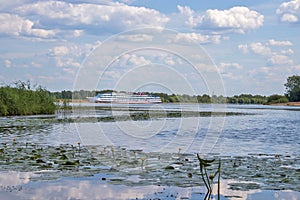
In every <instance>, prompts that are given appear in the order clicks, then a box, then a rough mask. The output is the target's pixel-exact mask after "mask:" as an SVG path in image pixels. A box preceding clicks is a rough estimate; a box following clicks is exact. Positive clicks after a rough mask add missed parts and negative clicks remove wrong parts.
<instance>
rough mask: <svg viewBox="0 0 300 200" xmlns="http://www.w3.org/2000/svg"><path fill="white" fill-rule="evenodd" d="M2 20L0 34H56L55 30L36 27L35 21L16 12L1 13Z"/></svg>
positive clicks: (43, 35)
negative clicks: (15, 13)
mask: <svg viewBox="0 0 300 200" xmlns="http://www.w3.org/2000/svg"><path fill="white" fill-rule="evenodd" d="M0 21H1V24H0V34H5V35H13V36H19V35H25V36H36V37H41V38H47V37H53V36H55V34H56V31H54V30H45V29H38V28H34V22H32V21H30V20H28V19H24V18H22V17H20V16H18V15H14V14H8V13H0Z"/></svg>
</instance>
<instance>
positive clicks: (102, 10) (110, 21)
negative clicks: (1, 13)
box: [16, 1, 169, 31]
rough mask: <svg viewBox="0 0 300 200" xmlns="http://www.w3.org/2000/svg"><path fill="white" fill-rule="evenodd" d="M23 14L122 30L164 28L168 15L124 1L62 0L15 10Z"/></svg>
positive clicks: (67, 22)
mask: <svg viewBox="0 0 300 200" xmlns="http://www.w3.org/2000/svg"><path fill="white" fill-rule="evenodd" d="M16 10H17V11H18V12H20V13H22V14H23V15H32V16H34V15H39V17H40V18H41V20H40V23H43V21H47V22H50V23H52V24H57V23H58V24H60V25H65V26H78V25H85V26H90V27H94V28H96V29H99V28H102V31H104V30H106V31H122V30H125V29H128V28H136V27H140V26H145V25H147V26H157V27H163V26H164V24H165V23H166V22H168V20H169V19H168V18H167V17H166V16H165V15H163V14H161V13H160V12H158V11H156V10H153V9H148V8H145V7H134V6H129V5H126V4H123V3H110V4H91V3H67V2H63V1H39V2H37V3H32V4H27V5H24V6H21V7H19V8H17V9H16Z"/></svg>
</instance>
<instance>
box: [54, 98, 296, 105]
mask: <svg viewBox="0 0 300 200" xmlns="http://www.w3.org/2000/svg"><path fill="white" fill-rule="evenodd" d="M58 101H59V102H60V103H62V102H63V99H59V100H58ZM67 101H68V102H69V103H88V102H89V101H88V100H87V99H69V100H67ZM267 105H270V106H300V102H288V103H274V104H267Z"/></svg>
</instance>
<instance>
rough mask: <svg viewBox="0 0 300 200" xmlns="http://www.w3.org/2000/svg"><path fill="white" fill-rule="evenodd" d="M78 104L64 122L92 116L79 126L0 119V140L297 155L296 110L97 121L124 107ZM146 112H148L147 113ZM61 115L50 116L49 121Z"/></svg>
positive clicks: (182, 107)
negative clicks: (109, 107) (114, 108)
mask: <svg viewBox="0 0 300 200" xmlns="http://www.w3.org/2000/svg"><path fill="white" fill-rule="evenodd" d="M93 105H94V104H80V105H76V106H81V109H79V110H77V111H76V110H74V111H73V112H72V113H71V114H70V115H69V116H67V117H69V118H73V119H77V118H81V117H82V118H85V117H95V119H94V120H93V118H92V119H91V120H86V121H83V122H78V121H75V122H74V121H72V122H67V121H62V122H57V121H54V122H52V121H51V120H45V119H47V117H46V116H35V117H12V118H0V134H1V141H2V142H9V141H11V140H12V139H13V138H15V139H17V140H19V141H26V142H33V143H38V144H51V145H59V144H77V142H78V141H81V143H82V144H83V145H90V144H92V145H103V146H108V145H114V146H121V147H127V148H130V149H141V150H144V151H147V152H153V151H158V152H177V151H178V149H179V148H180V149H181V151H182V152H188V153H195V152H197V153H203V154H208V153H218V154H221V155H234V156H237V155H247V154H252V153H254V154H258V153H261V154H264V153H265V154H300V140H299V133H300V111H299V110H300V109H299V108H297V107H284V106H261V105H208V104H207V105H206V104H200V105H194V104H154V105H130V108H131V110H130V112H133V111H132V108H134V109H135V111H139V110H143V111H144V110H150V111H149V115H150V120H136V121H134V120H125V121H124V120H121V121H113V122H112V121H108V122H106V121H101V120H100V121H99V120H98V121H97V120H96V118H97V117H106V116H118V115H128V113H129V108H128V107H124V105H114V107H116V108H122V109H116V110H106V109H102V108H107V106H110V105H106V104H96V107H93ZM151 110H152V111H151ZM157 110H160V111H163V112H167V111H170V110H171V111H179V112H181V111H200V112H202V111H204V112H206V111H214V112H227V113H230V112H234V113H244V114H245V115H227V116H226V115H224V116H223V115H222V116H215V117H211V116H208V117H180V118H167V117H159V118H151V115H152V114H153V115H155V112H156V111H157ZM57 117H61V116H59V115H58V116H55V117H54V118H57Z"/></svg>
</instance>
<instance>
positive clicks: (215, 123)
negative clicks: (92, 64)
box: [0, 103, 300, 199]
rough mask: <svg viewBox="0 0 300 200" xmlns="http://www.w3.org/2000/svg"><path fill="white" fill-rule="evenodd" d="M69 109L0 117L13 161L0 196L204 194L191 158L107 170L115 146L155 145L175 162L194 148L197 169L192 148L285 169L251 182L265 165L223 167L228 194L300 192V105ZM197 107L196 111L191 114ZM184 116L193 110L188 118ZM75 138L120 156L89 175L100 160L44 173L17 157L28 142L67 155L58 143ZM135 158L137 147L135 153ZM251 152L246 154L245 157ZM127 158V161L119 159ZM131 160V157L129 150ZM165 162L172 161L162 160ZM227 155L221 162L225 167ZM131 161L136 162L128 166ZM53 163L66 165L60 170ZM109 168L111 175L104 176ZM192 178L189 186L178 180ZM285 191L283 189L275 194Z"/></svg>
mask: <svg viewBox="0 0 300 200" xmlns="http://www.w3.org/2000/svg"><path fill="white" fill-rule="evenodd" d="M72 106H74V107H73V110H72V111H68V112H64V111H60V112H58V113H57V114H56V115H53V116H26V117H25V116H16V117H9V118H7V117H2V118H0V137H1V149H2V150H1V151H2V158H3V159H4V158H5V159H6V161H5V160H1V163H0V164H1V165H2V166H3V168H2V167H1V171H0V199H41V198H43V199H51V198H52V199H93V198H94V199H154V198H157V199H203V198H204V196H205V191H206V190H205V188H204V187H203V186H201V187H196V186H191V187H187V186H186V185H184V184H188V185H189V184H190V183H192V182H193V181H194V183H193V184H194V185H195V183H198V182H199V180H200V179H199V177H196V178H194V176H193V180H192V179H191V180H190V179H187V177H178V173H179V174H181V175H184V176H186V175H185V173H187V172H188V171H187V172H186V171H184V170H183V169H185V168H184V167H185V166H187V165H184V164H183V165H180V166H179V168H180V169H179V171H178V173H177V175H176V173H175V174H174V173H169V172H165V170H161V171H160V170H155V168H156V167H160V166H161V165H163V164H164V163H163V161H162V162H160V161H159V160H157V158H154V157H152V158H150V157H151V156H150V157H149V158H148V160H147V162H145V165H147V167H148V171H147V170H146V172H145V171H143V170H142V171H141V164H140V162H141V161H140V160H139V161H138V164H137V165H136V166H135V168H132V169H130V170H132V171H130V170H129V169H126V167H124V168H122V166H121V167H120V166H116V168H115V169H114V170H115V172H114V171H112V172H111V171H109V170H107V169H111V168H107V167H109V166H110V165H115V164H116V160H115V158H114V151H115V154H117V153H118V151H119V152H121V153H120V156H124V155H128V154H129V153H130V151H128V152H123V150H122V149H127V150H139V151H140V152H143V154H141V155H146V154H147V153H150V152H156V154H155V155H159V156H158V157H163V156H168V155H170V160H172V159H173V157H174V155H175V157H174V159H177V158H176V155H177V154H178V155H179V154H180V155H181V154H182V155H184V153H187V155H188V154H189V155H192V157H188V160H189V162H190V163H191V164H190V165H191V167H192V168H190V169H189V170H191V171H192V172H193V174H194V173H196V171H198V170H199V169H198V165H196V164H195V163H197V160H195V162H192V159H194V158H195V157H194V156H193V155H194V154H195V153H200V155H201V156H210V155H213V156H219V157H222V158H225V160H226V159H227V160H228V159H229V158H233V157H235V158H236V157H238V158H239V159H240V158H241V160H240V161H241V162H244V164H245V165H247V163H248V162H251V163H252V164H251V163H250V164H249V166H250V167H252V166H254V167H255V165H260V163H261V162H263V163H265V164H266V165H267V166H271V167H272V166H274V167H275V168H278V169H272V170H274V173H275V175H274V177H272V175H267V176H265V175H259V176H257V177H256V175H253V176H252V175H251V177H254V178H253V180H256V181H257V182H253V183H252V182H251V180H252V179H247V177H249V173H250V174H251V173H252V172H255V173H257V172H260V173H267V174H268V170H266V169H262V170H261V169H255V168H254V171H253V169H250V168H249V170H247V169H246V170H245V168H243V166H242V165H241V166H240V168H239V167H238V168H237V169H239V170H240V172H239V170H237V171H234V172H233V173H237V175H238V176H236V177H234V176H233V178H231V176H230V175H226V173H225V172H224V174H222V175H224V177H225V179H224V180H222V183H223V184H222V186H221V194H222V195H221V197H222V198H221V199H300V193H299V189H297V188H299V187H300V186H299V187H298V186H297V184H296V185H295V183H297V180H300V177H299V170H300V161H299V157H300V140H299V133H300V108H299V107H285V106H262V105H210V104H200V105H196V104H149V105H130V107H129V106H128V105H124V104H123V105H121V104H120V105H118V104H115V105H113V106H112V105H109V104H85V103H80V104H74V105H72ZM111 107H113V108H111ZM170 112H175V113H182V116H181V117H170V115H169V114H168V113H170ZM190 112H193V114H192V115H191V113H190ZM210 112H212V113H210ZM132 113H137V114H140V113H142V114H143V113H147V116H149V118H147V119H143V117H141V118H135V119H132V118H131V117H132V115H131V114H132ZM158 113H159V114H158ZM197 113H198V114H199V116H197ZM207 113H209V114H207ZM185 114H188V115H187V116H185ZM120 116H121V117H120ZM124 116H125V117H124ZM138 116H139V115H138ZM111 117H113V120H111V119H112V118H111ZM78 142H80V145H82V146H83V147H84V146H87V147H88V146H91V145H92V146H95V145H96V146H103V147H106V146H109V148H108V150H107V149H106V153H105V156H108V157H109V156H113V160H110V159H111V158H107V157H103V158H101V159H102V160H101V159H100V160H101V161H102V164H101V166H96V167H98V171H97V170H96V171H95V172H93V171H88V173H87V171H86V168H91V169H90V170H92V169H94V168H93V167H95V166H92V167H91V166H83V167H82V168H75V169H76V170H70V169H69V168H59V167H55V166H56V165H58V166H59V164H55V165H54V164H53V166H54V167H52V168H51V169H48V170H46V171H45V170H42V171H39V170H37V169H39V168H34V167H32V166H31V164H28V163H31V160H30V159H28V160H26V159H25V161H24V159H22V158H20V157H22V155H23V154H21V153H20V152H22V151H24V149H25V150H26V148H27V143H28V144H29V147H28V149H30V148H32V149H33V151H36V149H34V148H35V147H34V145H35V144H36V145H37V146H39V147H38V148H40V147H41V149H42V147H43V146H45V148H44V149H48V150H47V151H49V152H52V154H53V155H54V153H53V152H55V151H59V152H68V148H69V147H68V146H67V147H66V146H62V147H60V146H61V145H63V144H65V145H67V144H68V145H71V146H72V149H73V148H74V147H76V148H78V147H77V146H78V144H79V143H78ZM11 143H12V144H11ZM14 143H16V146H14ZM21 144H22V145H23V146H21ZM24 144H26V148H25V147H24ZM7 145H8V150H9V148H10V152H11V153H14V152H15V149H14V148H16V149H17V150H18V151H19V152H17V151H16V155H12V156H11V160H12V161H11V163H12V164H11V165H10V164H7V162H8V155H4V156H3V149H4V151H5V148H6V146H7ZM17 145H19V146H17ZM30 145H31V146H30ZM20 147H22V148H23V149H22V148H20ZM111 147H115V150H114V151H113V148H111ZM79 148H80V147H79ZM110 148H111V150H110ZM69 149H70V148H69ZM8 150H7V151H8ZM104 150H105V149H104ZM27 151H29V150H27ZM30 151H31V150H30ZM45 151H46V150H45ZM122 152H123V153H122ZM168 153H171V154H168ZM40 154H41V155H42V156H41V159H37V161H38V160H39V162H40V161H41V160H42V159H44V157H45V159H46V158H47V159H48V158H49V159H51V155H50V156H49V155H48V154H49V153H47V152H44V153H40ZM98 154H99V153H98ZM18 155H19V156H18ZM53 155H52V156H53ZM137 155H138V156H139V154H137ZM137 155H136V154H134V157H136V156H137ZM141 155H140V156H141ZM148 155H151V154H148ZM249 155H250V157H249ZM253 155H254V156H253ZM273 155H275V157H274V156H273ZM0 156H1V155H0ZM43 156H44V157H43ZM85 156H88V153H87V154H84V153H83V152H82V153H81V157H82V159H83V161H84V162H85V160H84V159H85V158H84V157H85ZM131 156H133V154H132V155H131ZM247 156H248V157H247ZM75 157H76V156H75ZM245 157H246V159H244V160H243V158H245ZM18 159H19V160H18ZM53 159H54V158H53ZM55 159H56V158H55ZM55 159H54V160H55ZM105 159H108V160H105ZM120 159H121V161H122V158H120ZM124 159H128V158H125V157H124ZM130 159H131V158H130ZM151 159H152V160H151ZM165 159H166V160H167V159H168V158H167V157H165ZM185 159H187V158H185ZM225 160H224V163H223V164H225V165H226V162H227V161H225ZM279 160H280V162H279ZM14 161H15V162H16V163H14ZM104 161H105V162H107V163H108V164H107V165H104V164H103V162H104ZM121 161H120V162H121ZM34 162H35V161H34ZM51 162H52V161H51ZM122 162H123V161H122ZM128 162H129V161H128ZM151 162H152V163H151ZM228 162H229V161H228ZM228 162H227V165H228ZM18 163H19V164H18ZM20 163H23V164H24V165H27V166H26V168H22V170H20V168H19V167H17V166H18V165H22V164H20ZM124 163H126V162H124ZM175 163H177V161H176V162H175ZM253 163H254V164H253ZM38 164H39V163H38ZM229 164H230V162H229ZM102 165H103V166H102ZM176 165H177V164H176ZM128 166H129V167H131V165H128ZM228 166H229V165H228ZM142 169H143V166H142ZM146 169H147V168H146ZM56 170H58V171H60V170H61V171H60V173H57V171H56ZM77 170H79V171H77ZM101 170H102V171H101ZM128 170H129V171H128ZM193 170H194V171H195V172H194V171H193ZM251 170H252V171H251ZM106 171H107V172H109V173H105V172H106ZM229 171H230V170H229ZM248 171H249V172H248ZM133 172H134V173H133ZM277 172H278V174H279V175H277ZM288 173H291V174H288ZM147 174H148V175H147ZM290 175H292V176H293V177H292V178H291V179H289V176H290ZM77 176H78V177H77ZM148 176H149V177H148ZM226 176H227V178H226ZM281 176H282V177H281ZM295 176H296V177H295ZM297 176H298V177H297ZM154 177H160V178H158V179H159V180H154V179H153V180H152V179H151V178H154ZM242 177H246V179H244V178H242ZM168 178H170V179H168ZM177 179H178V181H179V182H178V184H177V182H176V180H177ZM43 180H47V181H43ZM105 180H109V181H105ZM167 180H170V181H171V182H168V181H167ZM186 180H187V182H186V183H181V181H186ZM249 180H250V182H249ZM143 181H144V182H143ZM243 181H246V182H245V183H244V182H243ZM276 181H278V182H276ZM283 181H285V182H284V183H283ZM193 184H191V185H193ZM245 184H247V185H246V186H245ZM249 186H250V187H249ZM215 188H216V186H215ZM245 188H246V189H245ZM260 188H262V189H260ZM268 188H270V189H269V190H268ZM278 189H279V190H281V191H277V190H278ZM213 196H214V198H215V199H216V191H214V192H213Z"/></svg>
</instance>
